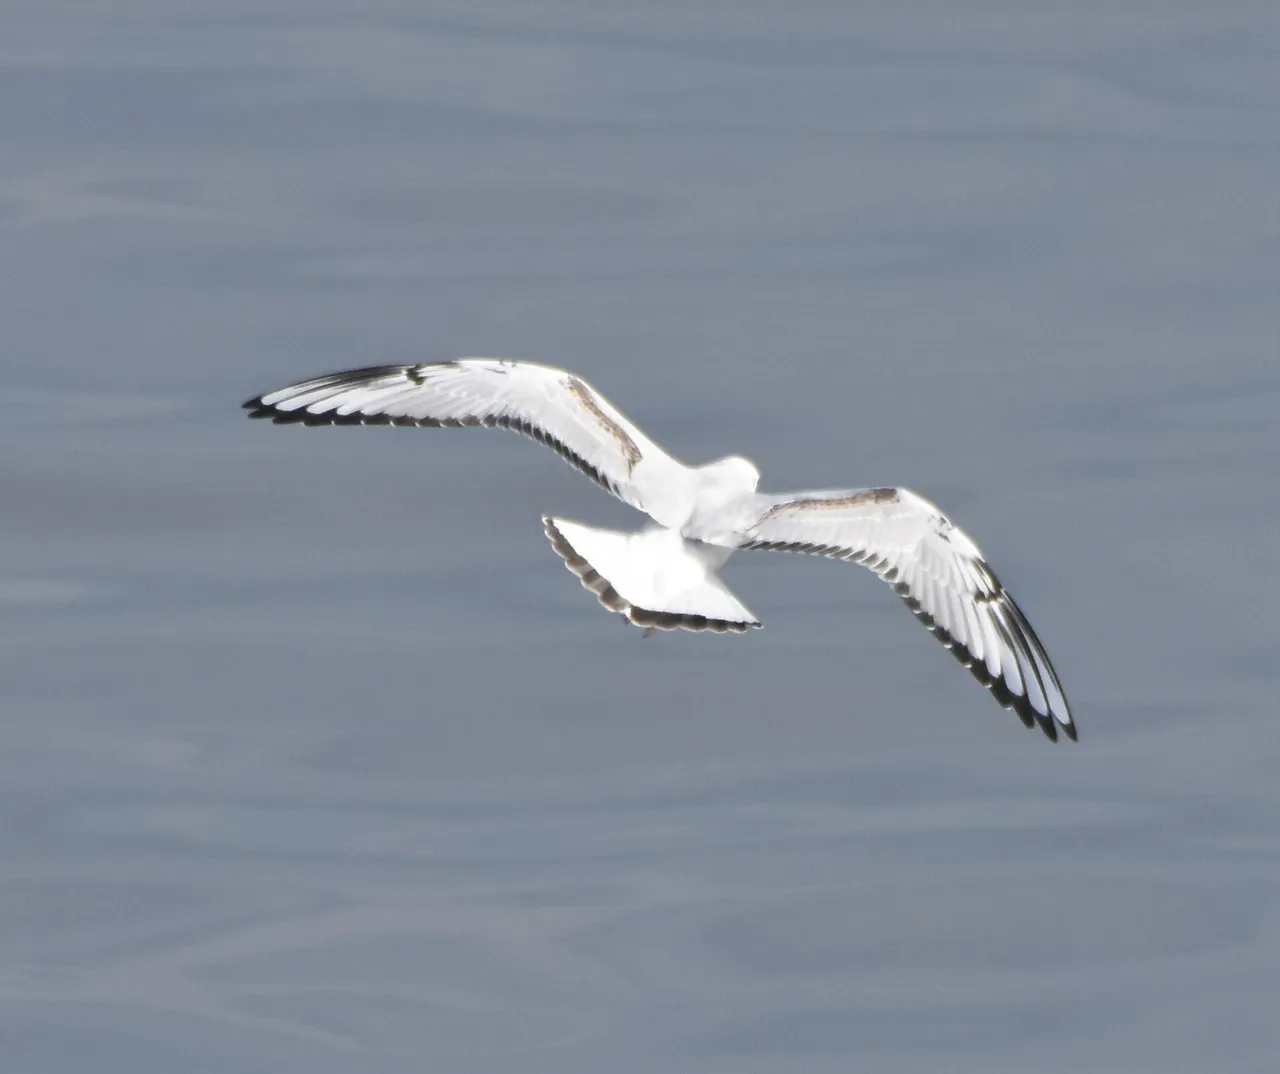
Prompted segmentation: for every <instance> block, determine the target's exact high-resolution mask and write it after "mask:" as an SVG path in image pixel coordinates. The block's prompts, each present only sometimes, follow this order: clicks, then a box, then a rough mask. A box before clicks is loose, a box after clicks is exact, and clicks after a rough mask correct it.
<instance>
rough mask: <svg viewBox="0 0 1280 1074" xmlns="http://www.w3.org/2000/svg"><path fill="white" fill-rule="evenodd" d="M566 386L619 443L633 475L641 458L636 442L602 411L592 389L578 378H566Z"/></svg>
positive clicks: (628, 468) (601, 426)
mask: <svg viewBox="0 0 1280 1074" xmlns="http://www.w3.org/2000/svg"><path fill="white" fill-rule="evenodd" d="M564 386H565V387H566V388H568V389H569V394H570V395H572V396H573V397H574V398H575V399H577V400H578V402H579V403H581V404H582V406H583V407H584V409H586V411H587V412H588V413H589V414H590V415H591V416H592V417H593V418H595V419H596V423H597V424H598V425H599V426H600V428H602V429H603V430H604V431H605V432H606V433H608V434H609V435H610V436H612V437H613V438H614V439H615V440H616V441H617V442H618V446H619V447H621V448H622V454H623V455H625V456H626V459H627V473H631V471H632V470H634V469H635V468H636V463H638V462H639V461H640V458H641V456H640V449H639V448H638V447H637V446H636V442H635V441H634V440H632V439H631V437H629V436H628V435H627V431H626V430H625V429H624V428H623V427H622V426H621V425H619V424H618V423H617V422H616V421H614V420H613V418H611V417H609V415H608V414H606V413H605V412H604V411H603V410H601V409H600V404H599V403H598V402H596V397H595V395H594V394H593V393H592V391H591V389H590V388H588V387H587V386H586V385H585V384H583V383H582V381H580V380H579V379H578V378H577V377H575V376H568V377H565V380H564Z"/></svg>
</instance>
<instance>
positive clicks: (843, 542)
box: [244, 358, 1076, 741]
mask: <svg viewBox="0 0 1280 1074" xmlns="http://www.w3.org/2000/svg"><path fill="white" fill-rule="evenodd" d="M244 405H245V407H246V409H247V410H248V411H249V416H250V417H254V418H269V419H270V420H272V421H274V422H277V423H280V424H288V423H299V424H304V425H422V426H427V427H431V428H437V427H458V426H472V425H476V426H485V427H489V426H492V427H496V428H501V429H510V430H511V431H512V432H517V433H521V434H522V435H524V436H527V437H530V438H531V439H533V440H537V441H538V442H539V443H542V444H546V445H547V446H548V447H551V448H554V449H555V450H556V451H557V452H558V453H559V454H560V455H561V456H563V457H564V459H565V460H566V461H568V462H569V463H571V464H572V465H573V466H575V467H577V468H578V469H579V470H581V471H582V472H583V473H585V474H587V475H588V476H589V477H591V478H592V479H593V480H595V481H596V482H597V483H598V484H600V485H601V486H602V487H604V488H605V489H607V490H608V491H610V492H612V493H613V494H614V495H615V496H617V497H618V498H619V499H621V500H623V501H624V502H625V503H628V504H630V505H631V506H632V507H634V508H636V509H637V510H639V511H643V512H644V513H645V514H647V515H649V517H650V518H652V519H653V525H651V526H649V527H648V528H646V529H644V530H641V531H639V532H636V533H617V532H613V531H609V530H601V529H596V528H595V527H591V526H585V525H582V524H581V523H576V522H569V521H566V520H564V519H558V518H544V519H543V526H544V528H545V529H546V533H547V536H548V538H549V539H550V541H551V544H552V547H553V548H554V549H555V550H556V552H557V553H558V554H559V555H560V557H561V558H562V559H563V560H564V562H565V566H566V567H568V568H569V570H571V571H572V572H573V573H574V574H576V575H577V576H578V578H579V579H580V580H581V581H582V584H583V585H584V586H586V587H587V588H588V589H590V590H591V591H592V592H593V593H595V594H596V596H597V598H598V599H599V600H600V602H601V603H602V604H604V605H605V607H607V608H609V609H610V610H611V611H615V612H618V613H619V614H621V615H624V616H626V618H627V619H629V620H630V621H631V622H633V623H635V624H636V625H637V626H641V627H644V628H646V629H647V630H652V629H655V628H656V629H662V630H671V629H676V628H680V629H684V630H712V631H716V632H720V633H724V632H743V631H746V630H748V629H751V628H754V627H759V626H760V622H759V620H758V619H756V617H755V616H754V615H752V614H751V612H750V611H748V610H747V608H746V607H745V606H744V605H743V604H742V603H741V602H740V601H739V600H738V599H737V597H735V596H734V595H733V594H732V593H731V592H730V591H729V590H728V589H727V588H726V587H725V586H724V584H723V583H722V582H721V581H720V579H719V578H718V577H717V575H716V571H717V570H718V569H719V568H720V567H721V566H722V565H723V564H724V562H725V561H726V560H727V559H728V558H729V556H730V555H732V554H733V553H734V552H735V551H737V550H738V549H741V548H745V549H752V548H755V549H766V550H776V551H782V552H807V553H810V554H813V555H819V556H827V557H829V558H832V559H841V560H846V561H848V562H850V563H857V564H859V565H861V566H864V567H867V568H869V569H871V570H872V571H874V572H875V573H876V574H878V575H879V576H880V577H881V578H883V579H884V580H885V581H886V582H888V583H889V584H890V585H892V586H893V588H894V591H895V592H896V593H897V594H898V595H899V596H900V597H901V598H902V599H903V600H904V601H905V602H906V604H907V607H909V608H910V609H911V611H912V612H913V613H915V615H916V616H917V617H918V618H919V619H920V621H921V622H923V623H924V625H925V626H926V627H928V629H929V630H930V631H931V632H932V633H933V635H934V636H935V637H936V638H937V639H938V640H939V641H941V642H942V644H943V645H945V646H946V647H947V648H948V649H950V650H951V652H952V654H953V655H954V656H955V657H956V658H957V659H958V660H959V661H960V662H961V663H962V664H963V665H964V666H965V667H967V668H968V669H969V671H970V672H971V673H972V674H973V676H974V677H975V678H976V679H977V680H978V681H979V682H980V683H982V684H983V685H984V686H986V687H987V688H988V689H989V690H990V691H991V692H992V694H993V695H994V696H995V698H996V700H997V701H999V702H1000V704H1002V705H1004V706H1005V707H1007V708H1011V709H1013V711H1014V712H1016V713H1017V714H1018V716H1019V717H1020V718H1021V719H1022V722H1023V723H1024V724H1026V726H1028V727H1033V726H1039V727H1040V729H1041V730H1042V731H1043V732H1044V733H1045V734H1046V735H1047V736H1048V737H1049V738H1050V739H1053V740H1055V741H1056V739H1057V737H1058V732H1059V730H1061V731H1062V732H1063V733H1065V734H1066V735H1067V737H1069V738H1071V739H1073V740H1074V739H1075V738H1076V727H1075V723H1074V722H1073V721H1072V718H1071V711H1070V708H1069V706H1068V705H1067V699H1066V695H1065V694H1064V693H1063V689H1062V684H1061V683H1060V682H1059V681H1058V676H1057V673H1056V672H1055V671H1054V670H1053V665H1052V664H1051V663H1050V662H1049V657H1048V655H1047V654H1046V653H1045V650H1044V646H1043V645H1041V644H1040V639H1039V638H1038V637H1036V633H1035V631H1034V630H1032V629H1031V624H1030V623H1029V622H1027V618H1026V616H1024V615H1023V614H1022V611H1021V609H1020V608H1019V607H1018V606H1017V604H1015V603H1014V601H1013V598H1012V597H1011V596H1010V595H1009V593H1008V591H1007V590H1006V589H1005V588H1004V586H1002V585H1001V584H1000V582H999V580H998V579H997V578H996V576H995V574H994V573H992V571H991V568H990V567H989V566H988V565H987V562H986V560H985V559H984V558H983V556H982V553H981V552H980V551H979V550H978V546H977V545H975V544H974V543H973V541H972V540H971V539H970V538H969V537H968V535H967V534H965V533H964V531H963V530H961V529H959V528H958V527H957V526H955V525H954V524H953V523H952V522H951V521H950V519H948V518H947V517H946V516H945V515H944V514H943V513H942V512H941V511H939V510H938V508H936V507H935V506H934V505H933V504H931V503H930V502H929V501H928V500H926V499H924V498H923V497H922V496H919V495H917V494H916V493H914V492H912V491H910V490H909V489H896V488H874V489H848V490H834V491H811V492H793V493H787V494H784V495H767V494H764V493H760V492H757V491H756V489H757V486H758V484H759V480H760V473H759V471H758V470H757V469H756V468H755V466H754V465H753V464H752V463H751V462H750V461H748V460H747V459H744V458H742V457H740V456H737V455H730V456H728V457H726V458H723V459H719V460H717V461H715V462H711V463H707V464H705V465H703V466H685V465H684V464H683V463H681V462H678V461H677V460H675V459H673V458H672V457H671V456H670V455H668V454H667V453H666V452H664V451H663V450H662V449H661V448H660V447H658V446H657V445H656V444H655V443H654V442H653V441H652V440H650V439H649V438H648V437H647V436H645V435H644V433H642V432H641V431H640V430H639V429H638V428H636V426H635V425H634V424H633V423H632V422H631V421H630V420H628V418H627V417H626V416H625V415H624V414H622V412H621V411H619V410H618V409H617V408H616V407H614V406H613V404H611V403H610V402H609V401H608V400H607V399H605V398H604V396H602V395H601V394H600V393H599V392H597V391H596V390H595V389H594V388H593V387H591V385H590V384H588V383H587V382H586V381H585V380H583V379H582V378H581V377H578V376H576V375H574V374H573V373H569V372H566V371H565V370H563V369H555V368H552V367H550V366H544V365H536V364H534V363H532V362H514V361H507V360H503V359H497V358H462V359H459V360H457V361H453V362H438V363H426V364H422V365H396V366H375V367H372V368H368V369H354V370H350V371H348V372H345V373H332V374H330V375H328V376H323V377H315V378H312V379H311V380H304V381H300V382H298V383H297V384H292V385H290V386H289V387H287V388H280V389H278V390H276V391H273V392H267V393H266V394H265V395H260V396H258V397H257V398H255V399H250V400H249V401H248V402H247V403H245V404H244Z"/></svg>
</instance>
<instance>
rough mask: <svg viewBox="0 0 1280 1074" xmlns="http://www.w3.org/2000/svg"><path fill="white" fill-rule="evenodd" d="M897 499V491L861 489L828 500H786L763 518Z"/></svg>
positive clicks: (771, 509)
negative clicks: (792, 512)
mask: <svg viewBox="0 0 1280 1074" xmlns="http://www.w3.org/2000/svg"><path fill="white" fill-rule="evenodd" d="M897 499H898V490H897V489H863V490H862V491H861V492H855V493H853V494H852V495H850V496H834V497H831V498H829V499H816V500H788V501H787V502H786V503H780V504H776V505H774V506H773V507H770V508H769V510H768V511H766V512H765V514H764V518H762V519H761V520H760V521H762V522H763V521H764V519H765V518H771V517H772V516H773V515H777V514H781V513H782V512H784V511H787V512H789V511H826V510H831V509H834V508H839V507H862V506H864V505H865V504H869V503H895V502H896V501H897Z"/></svg>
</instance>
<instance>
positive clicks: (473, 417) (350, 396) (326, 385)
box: [244, 358, 691, 524]
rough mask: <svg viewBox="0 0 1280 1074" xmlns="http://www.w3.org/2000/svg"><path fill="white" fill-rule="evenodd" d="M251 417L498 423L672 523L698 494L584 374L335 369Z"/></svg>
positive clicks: (467, 368) (495, 364)
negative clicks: (334, 371)
mask: <svg viewBox="0 0 1280 1074" xmlns="http://www.w3.org/2000/svg"><path fill="white" fill-rule="evenodd" d="M244 406H245V408H246V409H247V410H248V411H249V416H250V417H252V418H270V419H271V420H272V421H274V422H277V423H281V424H284V423H290V422H299V423H302V424H304V425H421V426H427V427H433V428H438V427H442V426H443V427H458V426H470V425H480V426H486V427H488V426H493V427H496V428H500V429H510V430H511V431H512V432H517V433H521V434H522V435H524V436H527V437H529V438H531V439H533V440H537V441H538V442H539V443H542V444H546V445H547V446H548V447H551V448H554V449H555V450H556V451H557V452H559V454H560V455H561V456H563V457H564V459H565V460H566V461H567V462H569V463H570V464H571V465H573V466H576V467H577V468H578V469H579V470H581V471H582V472H583V473H585V474H586V475H587V476H588V477H590V478H592V479H593V480H595V481H597V482H599V484H601V485H602V486H603V487H604V488H606V489H608V490H609V491H610V492H612V493H613V494H614V495H615V496H617V497H618V498H619V499H620V500H623V501H624V502H626V503H629V504H630V505H631V506H632V507H635V508H637V509H639V510H641V511H644V512H646V513H647V514H649V515H651V516H652V517H653V518H654V519H655V520H656V521H658V522H662V523H664V524H670V520H671V519H672V518H675V517H676V516H679V515H680V513H681V510H682V508H684V509H685V510H686V512H687V506H686V505H685V504H684V499H687V498H688V497H689V496H690V495H691V482H690V479H689V473H690V472H689V470H688V469H687V468H686V467H685V466H683V465H682V464H681V463H678V462H676V461H675V460H674V459H673V458H671V456H669V455H668V454H667V453H666V452H665V451H663V450H662V449H661V448H660V447H658V446H657V445H656V444H655V443H654V442H653V441H652V440H650V439H649V438H648V437H647V436H645V435H644V433H642V432H641V431H640V430H639V429H637V428H636V426H635V425H634V424H632V423H631V422H630V421H629V420H628V419H627V418H626V417H625V415H623V414H622V412H621V411H619V410H618V409H617V408H616V407H614V406H613V405H612V404H611V403H610V402H609V401H608V400H607V399H605V397H604V396H603V395H601V394H600V393H599V392H597V391H596V390H595V389H594V388H592V387H591V385H590V384H588V383H587V382H586V381H585V380H583V379H582V378H581V377H578V376H575V375H574V374H573V373H569V372H566V371H565V370H563V369H554V368H552V367H550V366H544V365H536V364H534V363H532V362H512V361H506V360H503V359H498V358H460V359H458V360H457V361H453V362H435V363H425V364H422V365H389V366H373V367H371V368H368V369H352V370H348V371H346V372H343V373H331V374H329V375H327V376H323V377H313V378H311V379H310V380H303V381H299V382H298V383H297V384H291V385H289V386H288V387H287V388H279V389H277V390H276V391H273V392H267V393H266V394H265V395H260V396H258V397H257V398H254V399H250V400H249V401H248V402H247V403H245V404H244Z"/></svg>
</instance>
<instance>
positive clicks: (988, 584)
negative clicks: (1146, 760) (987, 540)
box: [740, 489, 1076, 739]
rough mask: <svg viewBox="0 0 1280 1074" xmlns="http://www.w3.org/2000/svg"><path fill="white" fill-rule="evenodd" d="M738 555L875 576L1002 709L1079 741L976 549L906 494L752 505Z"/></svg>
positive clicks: (1033, 645)
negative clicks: (793, 557)
mask: <svg viewBox="0 0 1280 1074" xmlns="http://www.w3.org/2000/svg"><path fill="white" fill-rule="evenodd" d="M757 501H758V504H759V507H760V508H761V510H760V511H759V514H758V516H757V517H756V518H755V519H754V520H753V521H752V522H750V523H749V524H747V525H746V527H745V529H744V532H743V533H742V534H741V535H740V536H741V538H742V544H741V545H740V547H742V548H763V549H775V550H779V551H787V552H808V553H811V554H814V555H821V556H830V557H832V558H834V559H845V560H849V561H851V562H854V563H858V564H861V565H862V566H865V567H869V568H870V569H871V570H873V571H875V573H876V574H878V575H879V576H880V577H881V578H883V579H884V580H885V581H886V582H889V583H890V584H892V585H893V587H894V590H895V591H896V592H897V593H898V595H899V596H900V597H902V599H903V600H904V601H905V602H906V603H907V606H908V607H909V608H910V609H911V610H912V611H913V612H914V613H915V614H916V615H917V616H918V617H919V618H920V619H921V621H922V622H923V623H924V624H925V626H926V627H928V628H929V630H930V631H931V632H932V633H933V634H934V635H935V636H936V637H937V638H938V639H939V640H940V641H941V642H942V643H943V644H944V645H945V646H946V647H947V648H948V649H950V650H951V652H952V653H953V654H954V655H955V656H956V658H957V659H958V660H959V661H960V662H961V663H962V664H964V665H965V667H967V668H968V669H969V670H970V672H971V673H972V674H973V675H974V677H975V678H977V679H978V681H979V682H981V683H982V684H983V685H984V686H986V687H988V688H989V689H990V690H991V691H992V693H993V694H994V695H995V697H996V699H997V700H998V701H1000V703H1001V704H1003V705H1005V706H1007V707H1010V708H1012V709H1013V710H1014V711H1015V712H1016V713H1017V714H1018V715H1019V716H1020V717H1021V718H1022V721H1023V723H1025V724H1026V725H1027V726H1028V727H1030V726H1032V725H1033V723H1035V724H1039V726H1040V728H1041V729H1042V730H1043V731H1044V733H1045V734H1046V735H1048V736H1049V737H1050V738H1056V737H1057V728H1059V727H1061V728H1062V730H1063V731H1064V732H1065V733H1066V734H1067V736H1068V737H1070V738H1072V739H1074V738H1075V737H1076V729H1075V724H1074V723H1073V722H1072V719H1071V712H1070V709H1069V707H1068V705H1067V699H1066V695H1065V694H1064V693H1063V690H1062V684H1061V683H1060V682H1059V680H1058V676H1057V673H1056V672H1055V671H1054V669H1053V665H1052V664H1051V663H1050V662H1049V657H1048V654H1046V652H1045V650H1044V646H1043V645H1041V643H1040V639H1039V638H1037V637H1036V633H1035V631H1034V630H1032V628H1031V624H1030V623H1029V622H1027V618H1026V616H1024V615H1023V614H1022V611H1021V609H1020V608H1019V607H1018V606H1017V604H1015V603H1014V601H1013V598H1012V597H1011V596H1010V595H1009V593H1008V591H1007V590H1006V589H1005V588H1004V586H1002V585H1001V584H1000V582H999V580H998V579H997V578H996V576H995V574H994V573H993V572H992V571H991V568H990V567H989V566H988V565H987V562H986V560H985V559H984V558H983V556H982V553H981V552H980V551H979V549H978V546H977V545H976V544H974V543H973V541H972V540H971V539H970V538H969V536H968V535H967V534H966V533H965V532H964V531H963V530H961V529H959V528H958V527H956V526H955V525H953V524H952V523H951V521H950V520H949V519H948V518H947V517H946V516H945V515H943V514H942V512H941V511H939V510H938V509H937V507H935V506H934V505H933V504H931V503H930V502H929V501H928V500H926V499H924V498H923V497H922V496H918V495H916V494H915V493H914V492H911V491H910V490H909V489H857V490H852V491H846V492H803V493H792V494H789V495H786V496H759V497H757Z"/></svg>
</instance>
